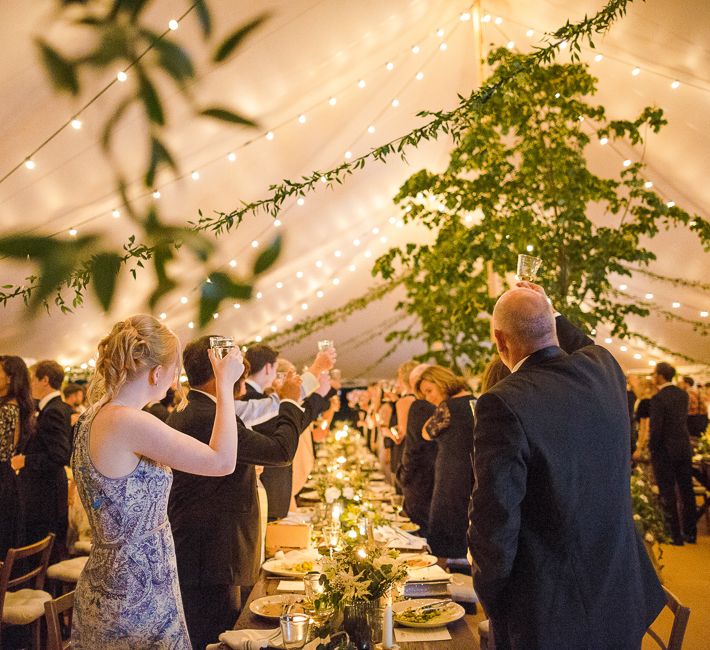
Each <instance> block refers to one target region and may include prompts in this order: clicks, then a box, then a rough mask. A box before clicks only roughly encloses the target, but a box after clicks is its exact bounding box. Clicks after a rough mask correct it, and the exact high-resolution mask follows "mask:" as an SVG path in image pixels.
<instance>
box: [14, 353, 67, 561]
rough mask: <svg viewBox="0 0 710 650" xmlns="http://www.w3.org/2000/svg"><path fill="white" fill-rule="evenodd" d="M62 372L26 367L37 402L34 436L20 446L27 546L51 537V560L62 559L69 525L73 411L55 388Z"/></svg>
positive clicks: (44, 365) (46, 365)
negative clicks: (67, 469)
mask: <svg viewBox="0 0 710 650" xmlns="http://www.w3.org/2000/svg"><path fill="white" fill-rule="evenodd" d="M63 379H64V368H62V366H60V365H59V364H58V363H57V362H56V361H48V360H47V361H40V362H39V363H36V364H35V365H34V366H32V367H31V368H30V387H31V389H32V397H34V399H36V400H38V401H39V415H38V416H37V427H36V429H35V432H34V434H33V435H32V436H31V437H30V438H29V439H28V440H26V441H24V443H22V445H21V446H22V455H23V456H24V467H23V468H22V469H21V470H20V486H21V490H22V495H23V498H24V502H25V513H26V514H25V519H26V531H27V543H28V544H32V543H34V542H37V541H39V540H40V539H43V538H44V537H46V536H47V535H48V534H49V533H54V534H55V535H56V536H57V537H56V539H55V540H54V547H53V549H52V558H51V560H52V562H56V561H59V560H61V559H63V558H64V556H65V555H66V538H67V526H68V507H69V506H68V500H67V475H66V471H65V469H64V466H65V465H69V460H70V458H71V450H72V428H71V413H72V409H71V407H70V406H69V405H68V404H65V403H64V402H63V401H62V394H61V393H60V391H59V389H60V388H61V386H62V381H63Z"/></svg>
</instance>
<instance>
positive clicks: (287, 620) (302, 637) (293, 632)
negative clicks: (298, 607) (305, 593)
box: [279, 612, 310, 650]
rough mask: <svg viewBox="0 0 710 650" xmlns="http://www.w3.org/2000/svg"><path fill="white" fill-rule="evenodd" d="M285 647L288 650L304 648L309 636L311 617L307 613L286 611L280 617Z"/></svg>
mask: <svg viewBox="0 0 710 650" xmlns="http://www.w3.org/2000/svg"><path fill="white" fill-rule="evenodd" d="M279 625H280V626H281V638H282V641H283V647H284V648H286V649H287V650H295V649H296V648H302V647H303V646H304V645H305V643H306V639H307V638H308V627H309V625H310V617H309V616H308V615H306V614H300V613H297V614H291V613H289V612H286V613H285V614H281V616H280V617H279Z"/></svg>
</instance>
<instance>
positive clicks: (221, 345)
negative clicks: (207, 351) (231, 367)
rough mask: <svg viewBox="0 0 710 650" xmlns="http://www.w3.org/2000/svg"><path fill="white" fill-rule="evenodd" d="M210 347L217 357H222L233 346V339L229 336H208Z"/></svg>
mask: <svg viewBox="0 0 710 650" xmlns="http://www.w3.org/2000/svg"><path fill="white" fill-rule="evenodd" d="M210 347H211V348H212V349H213V350H214V353H215V356H216V357H217V358H219V359H224V357H226V356H227V355H228V354H229V351H230V350H231V349H232V348H233V347H234V339H233V338H232V337H231V336H210Z"/></svg>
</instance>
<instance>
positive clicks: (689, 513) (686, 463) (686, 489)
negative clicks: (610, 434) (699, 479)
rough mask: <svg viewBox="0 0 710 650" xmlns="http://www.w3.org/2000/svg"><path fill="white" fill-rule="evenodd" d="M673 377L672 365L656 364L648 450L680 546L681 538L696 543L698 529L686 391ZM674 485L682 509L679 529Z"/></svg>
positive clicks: (667, 518)
mask: <svg viewBox="0 0 710 650" xmlns="http://www.w3.org/2000/svg"><path fill="white" fill-rule="evenodd" d="M674 376H675V368H674V367H673V366H671V365H670V364H668V363H665V362H661V363H659V364H656V369H655V372H654V373H653V380H654V382H655V384H656V386H657V388H658V392H657V393H656V394H655V395H654V396H653V397H652V398H651V406H650V411H651V416H650V422H649V425H650V434H649V437H648V449H649V451H650V452H651V465H653V473H654V475H655V476H656V483H657V484H658V490H659V492H660V494H661V502H662V503H663V509H664V510H665V513H666V521H667V522H668V527H669V528H670V530H671V536H672V538H673V544H675V545H676V546H682V545H683V541H684V540H685V541H686V542H689V543H691V544H695V539H696V535H697V531H696V520H695V494H694V493H693V477H692V476H693V475H692V472H693V465H692V450H691V446H690V437H689V433H688V424H687V422H688V420H687V418H688V393H686V392H685V391H684V390H683V389H681V388H679V387H678V386H674V385H673V384H672V383H671V381H672V380H673V377H674ZM676 485H677V486H678V492H679V493H680V501H681V507H682V510H683V530H682V531H681V525H680V519H679V517H678V500H677V499H676ZM684 534H685V535H684Z"/></svg>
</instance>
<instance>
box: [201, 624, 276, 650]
mask: <svg viewBox="0 0 710 650" xmlns="http://www.w3.org/2000/svg"><path fill="white" fill-rule="evenodd" d="M277 632H278V636H274V635H276V633H277ZM219 640H220V642H221V643H222V644H223V645H225V646H227V647H228V648H230V649H231V650H260V649H261V648H266V647H267V646H268V645H269V644H271V645H281V632H280V631H279V628H275V629H273V630H228V631H227V632H222V634H220V635H219ZM207 648H208V650H213V649H216V648H219V646H218V645H213V646H207Z"/></svg>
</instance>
